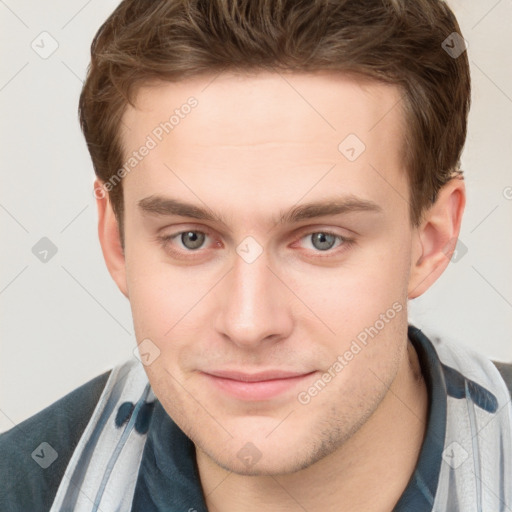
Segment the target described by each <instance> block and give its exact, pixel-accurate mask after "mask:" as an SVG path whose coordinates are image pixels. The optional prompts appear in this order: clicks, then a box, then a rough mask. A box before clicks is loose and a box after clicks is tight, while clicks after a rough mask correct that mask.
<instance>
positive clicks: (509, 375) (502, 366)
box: [493, 361, 512, 397]
mask: <svg viewBox="0 0 512 512" xmlns="http://www.w3.org/2000/svg"><path fill="white" fill-rule="evenodd" d="M493 363H494V366H496V368H497V369H498V370H499V372H500V373H501V376H502V377H503V380H504V381H505V384H506V385H507V388H508V391H509V393H510V396H511V397H512V363H501V362H499V361H493Z"/></svg>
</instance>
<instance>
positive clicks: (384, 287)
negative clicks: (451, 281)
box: [0, 0, 512, 512]
mask: <svg viewBox="0 0 512 512" xmlns="http://www.w3.org/2000/svg"><path fill="white" fill-rule="evenodd" d="M461 45H463V40H462V37H461V36H460V29H459V27H458V25H457V22H456V20H455V18H454V16H453V14H452V13H451V11H450V10H449V9H448V8H447V6H446V5H445V4H444V3H443V2H440V1H434V0H415V1H411V0H409V1H407V2H406V1H405V0H403V1H402V0H393V1H392V0H368V1H367V2H355V1H342V0H337V1H317V2H315V1H304V2H297V1H284V0H283V1H274V2H270V1H265V0H254V1H251V2H243V1H241V0H239V1H236V0H230V1H226V0H215V1H209V2H195V1H186V0H181V1H178V0H173V1H160V2H141V1H135V0H130V1H123V2H122V3H121V4H120V5H119V7H118V8H117V9H116V10H115V11H114V13H113V14H112V15H111V16H110V17H109V19H108V20H107V21H106V22H105V24H104V25H103V26H102V27H101V28H100V30H99V32H98V34H97V35H96V37H95V39H94V41H93V44H92V51H91V57H92V60H91V67H90V69H89V72H88V76H87V80H86V82H85V84H84V88H83V91H82V95H81V98H80V120H81V125H82V129H83V131H84V134H85V137H86V140H87V144H88V147H89V150H90V153H91V157H92V160H93V164H94V168H95V171H96V174H97V181H96V182H95V197H96V198H97V204H98V213H99V223H98V228H99V238H100V242H101V246H102V250H103V254H104V257H105V261H106V264H107V267H108V269H109V271H110V274H111V275H112V277H113V279H114V280H115V282H116V284H117V285H118V287H119V289H120V290H121V292H122V293H123V294H124V295H125V296H126V297H127V298H128V299H129V301H130V304H131V308H132V313H133V319H134V326H135V333H136V338H137V344H138V346H139V352H140V356H139V359H140V362H139V361H138V360H135V359H134V360H133V361H129V362H127V363H126V364H124V365H122V366H120V367H117V368H114V369H113V370H112V371H111V372H109V373H108V374H105V375H102V376H99V377H97V378H96V379H94V380H92V381H91V382H89V383H87V384H85V385H84V386H82V387H81V388H79V389H77V390H75V391H74V392H72V393H71V394H70V395H67V396H66V397H64V398H63V399H62V400H60V401H59V402H56V403H55V404H53V405H51V406H50V407H49V408H47V409H45V410H44V411H42V412H41V413H39V414H38V415H36V416H34V417H33V418H30V419H28V420H27V421H25V422H23V423H22V424H20V425H19V426H18V427H17V428H15V429H13V430H11V431H9V432H7V433H5V434H3V435H2V436H1V437H0V439H1V447H2V457H1V459H0V460H1V461H2V470H3V476H4V478H3V482H4V484H3V487H4V490H3V498H2V510H4V509H5V510H52V511H56V510H94V511H96V510H104V511H109V510H135V511H156V510H158V511H163V510H172V511H184V510H188V511H206V510H209V511H219V512H231V511H249V512H250V511H253V510H272V511H295V510H307V511H309V512H315V511H319V510H322V511H325V510H329V511H331V510H332V511H338V510H343V511H360V510H365V511H373V512H385V511H391V510H394V511H415V512H417V511H450V512H452V511H468V510H481V511H489V512H490V511H493V512H494V511H497V510H509V509H511V508H512V484H511V482H512V458H511V455H512V408H511V404H510V394H509V391H508V389H507V385H506V382H505V380H504V378H503V377H502V376H501V375H500V372H499V371H498V369H497V368H496V367H495V365H493V363H492V362H491V361H489V360H487V359H486V358H484V357H483V356H481V355H479V354H476V353H473V352H471V351H469V350H467V349H465V348H463V347H462V346H458V345H453V344H447V343H445V342H442V341H441V340H429V339H428V338H427V337H426V336H425V334H423V333H422V332H421V331H419V330H418V329H416V328H415V327H414V326H412V325H408V318H407V303H408V300H412V299H414V298H416V297H418V296H420V295H422V294H423V293H424V292H425V291H426V290H427V289H428V288H429V287H430V286H431V285H432V284H433V283H434V282H435V281H436V280H437V279H438V278H439V276H440V275H441V274H442V272H443V271H444V270H445V268H446V267H447V265H448V263H449V261H450V257H451V255H452V253H453V251H454V248H455V243H456V240H457V236H458V233H459V229H460V223H461V218H462V214H463V210H464V204H465V188H464V181H463V179H462V175H461V170H460V164H459V159H460V154H461V151H462V147H463V144H464V139H465V134H466V119H467V112H468V108H469V93H470V84H469V69H468V61H467V56H466V53H465V51H464V48H463V47H462V46H461ZM141 363H142V364H141ZM500 369H501V370H502V371H503V375H505V374H506V372H507V371H509V370H510V368H507V367H500ZM42 439H44V440H45V443H43V444H42V445H40V444H39V443H40V442H41V440H42ZM38 445H39V446H38ZM49 454H50V455H53V456H52V457H50V458H53V461H52V463H48V462H49V460H50V459H49V458H48V457H49ZM54 454H57V457H55V455H54ZM37 459H39V462H38V461H37ZM43 461H45V462H44V463H43ZM35 462H38V464H36V463H35ZM43 466H46V467H43ZM5 482H8V483H5Z"/></svg>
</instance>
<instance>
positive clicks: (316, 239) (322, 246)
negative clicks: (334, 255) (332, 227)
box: [301, 231, 351, 252]
mask: <svg viewBox="0 0 512 512" xmlns="http://www.w3.org/2000/svg"><path fill="white" fill-rule="evenodd" d="M301 240H306V241H310V246H309V247H306V248H308V249H313V250H315V251H320V252H327V251H330V250H331V249H333V248H335V247H339V246H341V245H343V246H348V245H350V243H351V240H349V239H348V238H345V237H343V236H341V235H337V234H335V233H331V232H329V231H316V232H314V233H308V234H307V235H306V236H303V237H302V238H301ZM336 241H338V244H337V245H335V244H336ZM306 246H307V244H306Z"/></svg>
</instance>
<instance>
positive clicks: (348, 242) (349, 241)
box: [158, 229, 355, 258]
mask: <svg viewBox="0 0 512 512" xmlns="http://www.w3.org/2000/svg"><path fill="white" fill-rule="evenodd" d="M189 232H192V233H201V234H203V235H206V236H211V233H210V232H209V231H202V230H199V229H186V230H183V231H178V232H177V233H173V234H171V235H162V236H159V237H158V240H159V241H160V243H161V245H162V246H163V247H164V248H165V249H167V247H168V245H169V243H170V242H171V241H172V240H174V239H175V238H178V237H180V236H181V235H182V234H183V233H189ZM316 233H322V234H324V235H330V236H333V237H335V238H336V239H338V240H340V241H341V243H340V244H339V245H338V246H337V247H333V248H331V249H327V250H325V251H320V250H318V249H317V250H314V249H313V250H314V252H317V253H319V254H322V253H324V254H326V255H325V256H320V255H318V256H314V257H316V258H327V257H332V256H336V255H338V254H339V253H341V252H343V251H345V250H347V249H349V248H350V247H351V246H352V245H353V244H354V243H355V240H354V239H353V238H347V237H345V236H342V235H339V234H337V233H334V232H332V231H329V230H316V231H309V232H307V233H305V234H303V235H301V236H300V238H299V241H300V240H302V239H303V238H306V237H308V236H311V235H314V234H316ZM294 243H295V242H294ZM336 249H338V250H336ZM200 251H201V248H199V249H196V250H191V249H187V248H185V249H183V250H180V251H176V250H174V249H173V250H171V251H169V252H171V253H172V254H173V255H177V256H183V255H187V256H189V255H192V254H194V253H199V252H200Z"/></svg>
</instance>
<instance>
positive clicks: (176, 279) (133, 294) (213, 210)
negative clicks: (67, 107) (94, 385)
mask: <svg viewBox="0 0 512 512" xmlns="http://www.w3.org/2000/svg"><path fill="white" fill-rule="evenodd" d="M191 97H193V98H194V100H189V98H191ZM399 97H400V95H399V92H398V90H397V89H395V88H394V87H393V86H388V85H384V84H378V83H373V82H372V83H368V82H366V83H365V82H362V81H358V80H356V79H353V78H348V77H344V76H340V75H333V74H327V73H323V74H320V73H318V74H288V75H279V74H273V73H260V74H256V75H244V76H241V75H240V76H238V75H234V74H221V75H220V76H218V77H216V78H215V77H214V76H208V77H198V78H195V79H193V80H189V81H186V82H180V83H174V84H169V83H167V84H165V85H160V86H155V87H146V88H144V89H142V90H141V91H140V93H139V94H138V97H137V101H136V106H137V108H130V109H128V110H127V111H126V113H125V115H124V118H123V121H124V125H125V127H124V129H123V132H122V140H123V144H124V151H125V155H126V156H127V160H128V158H129V157H130V155H133V152H134V151H137V152H138V156H136V157H135V158H137V163H136V165H134V167H133V169H131V170H130V172H127V173H126V176H125V177H124V182H123V183H124V201H125V255H124V263H123V270H122V278H120V280H122V281H123V282H124V284H123V286H122V288H125V291H126V294H127V295H128V297H129V300H130V304H131V308H132V312H133V319H134V326H135V333H136V337H137V342H138V343H141V342H143V340H145V341H144V342H143V345H142V346H143V347H145V352H148V353H149V354H150V355H149V356H147V363H148V364H147V365H146V366H145V369H146V372H147V375H148V378H149V380H150V383H151V385H152V387H153V390H154V392H155V395H156V396H157V397H158V399H159V400H160V402H161V403H162V405H163V407H164V408H165V409H166V411H167V412H168V414H169V415H170V416H171V417H172V418H173V420H174V421H175V422H176V423H177V424H178V425H179V427H180V428H181V429H182V430H183V431H184V432H185V433H186V434H187V435H188V436H189V437H190V438H191V439H192V440H193V441H194V443H195V444H196V446H197V448H198V449H199V450H201V451H202V452H204V453H206V454H207V455H208V456H209V457H211V459H213V460H214V461H215V462H216V463H217V464H219V465H220V466H222V467H224V468H227V469H229V470H231V471H234V472H238V473H241V474H278V473H287V472H291V471H295V470H298V469H300V468H304V467H307V466H309V465H311V464H312V463H314V462H315V461H318V460H319V459H321V458H322V457H324V456H325V455H327V454H329V453H331V452H333V451H334V450H336V449H337V448H338V447H340V446H341V445H342V444H343V443H344V442H346V441H347V439H349V438H350V437H351V436H352V435H353V434H354V433H355V432H356V431H357V430H358V429H359V428H360V427H361V426H362V425H363V424H364V423H365V422H366V421H367V420H368V418H370V416H371V414H372V413H373V412H374V411H375V410H376V409H377V408H378V406H379V404H380V403H381V401H382V399H383V397H384V395H385V392H386V388H387V386H389V385H390V384H391V382H392V381H393V379H394V378H395V376H396V375H397V372H398V370H399V366H400V364H401V361H403V360H404V354H405V351H406V343H407V334H406V332H407V331H406V330H407V311H406V301H407V294H408V285H409V274H410V268H411V246H412V245H413V236H414V233H413V231H412V230H411V227H410V225H409V204H408V197H409V191H408V183H407V178H406V172H405V169H404V168H403V163H402V160H401V156H400V155H401V141H402V140H403V130H404V127H403V113H402V111H401V110H400V108H399V106H397V104H399ZM187 100H188V105H189V106H190V107H185V105H187ZM173 114H175V117H174V119H171V121H170V124H169V125H165V122H166V121H167V122H169V118H170V116H171V115H173ZM161 123H163V124H161ZM148 137H149V138H148ZM150 139H151V141H152V142H150ZM143 145H146V147H149V149H148V150H147V151H145V150H141V151H139V149H140V148H141V146H143ZM142 153H144V155H142ZM313 204H314V205H316V206H314V205H313ZM148 348H149V349H148ZM376 375H377V376H378V377H379V378H376Z"/></svg>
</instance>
